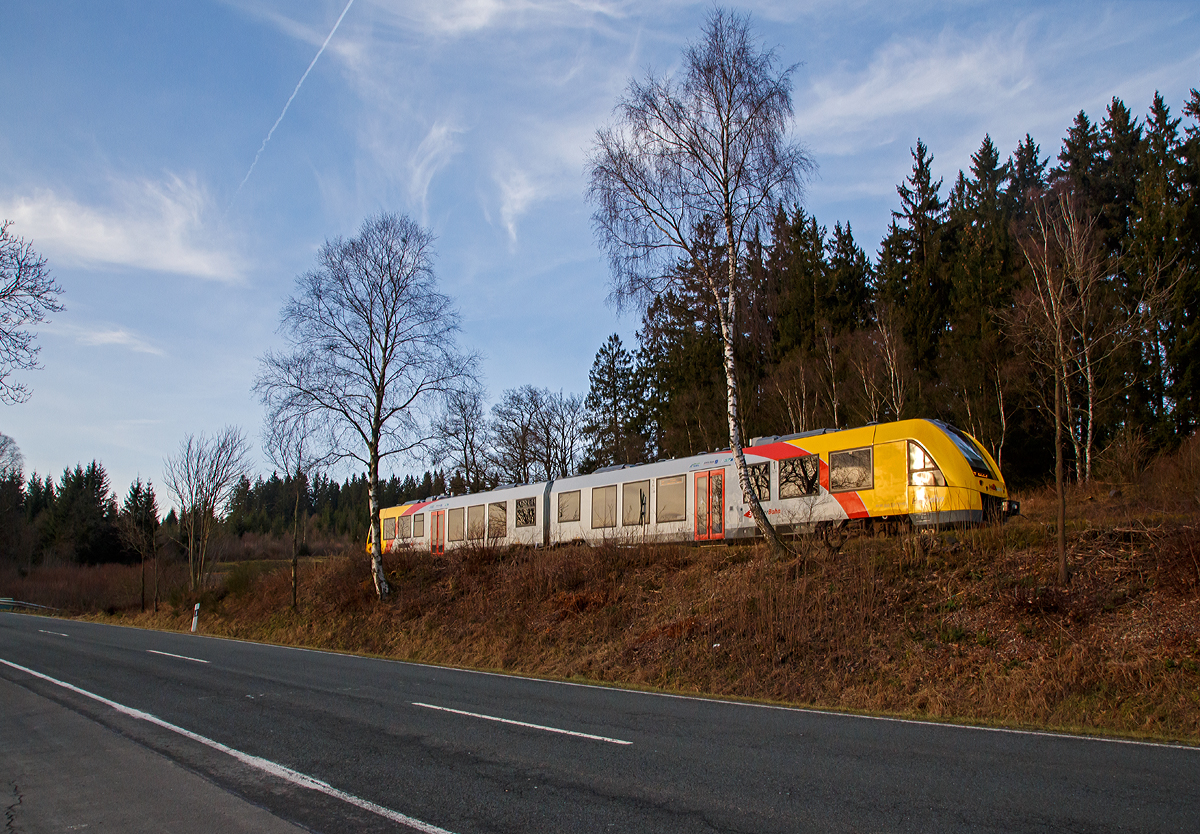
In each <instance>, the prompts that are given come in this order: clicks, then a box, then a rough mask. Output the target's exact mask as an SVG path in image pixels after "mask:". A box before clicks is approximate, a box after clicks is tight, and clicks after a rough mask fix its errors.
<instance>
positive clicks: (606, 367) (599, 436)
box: [584, 333, 645, 468]
mask: <svg viewBox="0 0 1200 834" xmlns="http://www.w3.org/2000/svg"><path fill="white" fill-rule="evenodd" d="M588 381H589V383H590V385H589V389H588V395H587V400H586V401H585V402H584V405H585V407H586V408H587V410H588V424H587V429H586V431H587V434H588V436H589V440H590V445H589V449H588V462H587V466H588V468H599V467H603V466H612V465H613V464H618V463H640V462H641V461H642V460H643V458H644V450H645V443H644V442H643V439H642V435H641V427H640V426H639V425H638V423H639V420H638V414H639V411H640V405H641V399H642V398H641V391H640V386H639V385H638V381H637V376H636V374H635V372H634V364H633V356H632V354H630V352H629V351H628V350H626V349H625V346H624V344H622V343H621V337H620V336H619V335H617V334H616V333H613V334H612V335H611V336H609V337H608V340H607V341H606V342H605V343H604V344H603V345H601V346H600V350H599V351H597V352H596V358H595V361H593V362H592V370H591V372H590V373H589V374H588Z"/></svg>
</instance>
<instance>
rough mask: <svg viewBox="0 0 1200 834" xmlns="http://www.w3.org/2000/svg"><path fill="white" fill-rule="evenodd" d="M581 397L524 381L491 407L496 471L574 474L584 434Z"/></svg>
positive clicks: (542, 476) (516, 477)
mask: <svg viewBox="0 0 1200 834" xmlns="http://www.w3.org/2000/svg"><path fill="white" fill-rule="evenodd" d="M586 426H587V409H586V408H585V407H584V403H583V397H581V396H579V395H578V394H563V393H562V392H559V393H557V394H555V393H554V392H552V391H550V390H548V389H545V388H535V387H533V386H532V385H524V386H522V387H520V388H512V389H509V390H508V391H505V392H504V395H503V396H502V397H501V399H500V402H498V403H496V405H494V406H493V407H492V423H491V431H490V438H491V458H492V464H493V466H495V468H496V471H497V472H498V473H499V475H500V477H501V478H503V479H504V480H506V481H510V482H512V483H532V482H534V481H545V480H549V479H551V478H563V477H566V476H568V475H574V474H576V472H577V471H578V469H579V462H580V458H581V456H582V454H583V450H584V447H585V444H586V440H587V433H586V430H585V429H586Z"/></svg>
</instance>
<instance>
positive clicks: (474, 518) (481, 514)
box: [467, 504, 487, 539]
mask: <svg viewBox="0 0 1200 834" xmlns="http://www.w3.org/2000/svg"><path fill="white" fill-rule="evenodd" d="M486 525H487V507H485V506H484V505H483V504H476V505H475V506H474V507H467V538H468V539H482V538H483V537H484V534H485V533H487V526H486Z"/></svg>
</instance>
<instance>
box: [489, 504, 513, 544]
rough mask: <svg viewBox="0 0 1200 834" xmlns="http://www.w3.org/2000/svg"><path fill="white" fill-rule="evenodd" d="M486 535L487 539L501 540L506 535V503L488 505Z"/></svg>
mask: <svg viewBox="0 0 1200 834" xmlns="http://www.w3.org/2000/svg"><path fill="white" fill-rule="evenodd" d="M487 534H488V538H489V539H502V538H504V537H505V536H507V535H508V502H507V501H498V502H497V503H495V504H488V522H487Z"/></svg>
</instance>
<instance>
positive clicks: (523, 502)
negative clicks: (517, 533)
mask: <svg viewBox="0 0 1200 834" xmlns="http://www.w3.org/2000/svg"><path fill="white" fill-rule="evenodd" d="M516 522H517V526H518V527H533V526H535V525H536V524H537V499H536V498H518V499H517V518H516Z"/></svg>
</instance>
